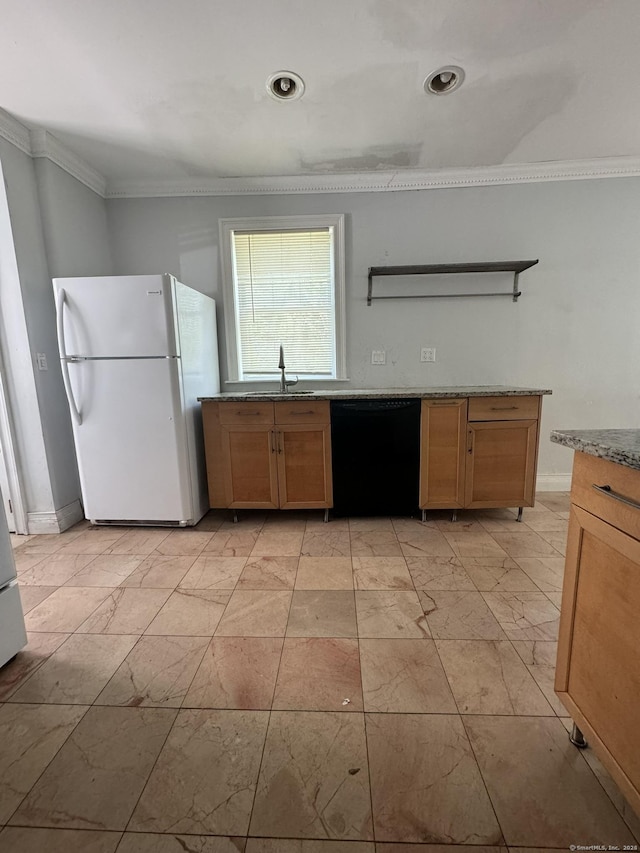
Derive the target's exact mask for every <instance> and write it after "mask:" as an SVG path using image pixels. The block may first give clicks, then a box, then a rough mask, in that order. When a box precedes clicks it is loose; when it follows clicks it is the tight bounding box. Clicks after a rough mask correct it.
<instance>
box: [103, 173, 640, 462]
mask: <svg viewBox="0 0 640 853" xmlns="http://www.w3.org/2000/svg"><path fill="white" fill-rule="evenodd" d="M639 202H640V179H637V178H624V179H609V180H593V181H573V182H555V183H544V184H518V185H513V186H498V187H479V188H470V189H453V190H428V191H417V192H389V193H360V194H335V195H334V194H324V195H323V194H318V195H303V196H300V195H296V196H252V197H232V198H226V197H212V198H164V199H130V200H126V199H117V200H115V199H114V200H109V201H108V202H107V208H108V215H109V224H110V231H111V238H112V243H111V245H112V252H113V257H114V262H115V271H116V273H121V274H134V273H151V272H171V273H173V274H174V275H176V276H178V277H179V278H180V279H181V280H182V281H184V282H185V283H186V284H190V285H192V286H194V287H196V288H198V289H200V290H202V291H203V292H205V293H208V294H210V295H212V296H214V297H216V298H217V299H218V300H219V309H220V312H219V323H220V325H221V327H220V332H221V357H222V358H221V369H222V378H223V380H224V379H225V378H226V358H225V353H224V336H223V334H222V324H221V318H222V303H221V292H222V291H221V285H220V271H219V247H218V219H219V218H221V217H234V216H260V215H284V214H295V213H300V214H304V213H345V214H346V215H347V219H346V254H347V257H346V260H347V366H348V375H349V378H350V383H351V385H353V386H358V387H371V388H375V387H389V386H392V387H403V386H404V387H411V386H425V385H465V384H479V385H493V384H510V385H532V386H537V387H545V388H552V389H553V392H554V394H553V396H552V397H547V398H545V402H544V406H543V425H542V437H541V446H540V463H539V473H540V474H558V473H560V474H562V473H568V472H569V471H570V469H571V457H572V454H571V452H570V451H568V450H566V449H564V448H561V447H558V446H557V445H551V444H550V442H549V441H548V433H549V430H550V429H553V428H557V427H564V428H590V427H594V428H595V427H619V428H625V427H637V426H638V423H639V422H640V394H639V387H638V365H639V364H640V335H638V332H637V328H638V317H640V287H639V286H638V281H639V272H640V241H639V240H638V225H639V222H638V210H639ZM527 258H539V259H540V264H539V265H538V266H536V267H534V268H533V269H531V270H529V271H527V272H525V273H523V274H522V275H521V277H520V285H521V289H522V291H523V296H522V297H521V299H520V301H519V302H518V303H517V304H514V303H513V302H512V301H511V300H510V299H508V298H503V299H443V300H403V301H388V302H375V303H374V304H373V306H372V307H367V305H366V289H367V271H368V268H369V267H370V266H375V265H381V266H382V265H389V264H423V263H446V262H464V261H481V260H487V261H489V260H509V259H527ZM463 283H464V279H462V278H458V279H456V280H452V282H451V285H452V286H453V287H458V286H459V285H463ZM500 284H501V285H502V284H505V285H506V286H507V287H509V282H508V281H504V280H503V281H500ZM421 346H435V347H436V348H437V362H436V363H435V364H422V363H420V360H419V359H420V347H421ZM372 349H385V350H386V351H387V364H386V365H385V366H380V367H379V366H372V365H371V350H372ZM291 370H292V372H295V365H291Z"/></svg>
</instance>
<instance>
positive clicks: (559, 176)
mask: <svg viewBox="0 0 640 853" xmlns="http://www.w3.org/2000/svg"><path fill="white" fill-rule="evenodd" d="M639 176H640V157H606V158H605V157H603V158H601V159H597V160H555V161H548V162H545V163H526V164H514V165H502V166H479V167H475V168H465V169H424V170H406V171H395V172H352V173H348V174H346V173H345V174H333V175H285V176H279V177H278V176H274V177H255V178H199V179H185V180H142V181H115V182H112V183H110V184H109V186H108V189H107V193H106V197H107V198H159V197H178V196H227V195H286V194H302V193H352V192H356V193H363V192H399V191H403V190H431V189H450V188H456V187H487V186H500V185H506V184H528V183H539V182H545V181H581V180H591V179H596V178H625V177H639Z"/></svg>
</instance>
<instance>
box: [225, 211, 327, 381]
mask: <svg viewBox="0 0 640 853" xmlns="http://www.w3.org/2000/svg"><path fill="white" fill-rule="evenodd" d="M333 232H334V229H333V227H322V228H309V229H286V230H284V229H283V230H278V231H258V232H249V231H233V232H232V249H233V251H232V256H233V257H232V260H233V279H234V293H235V307H236V335H237V342H238V367H239V374H240V376H241V378H243V379H251V378H252V377H257V376H265V375H269V374H277V373H278V355H279V347H280V344H282V346H283V347H284V352H285V362H286V365H287V371H288V372H290V373H298V374H300V375H308V376H318V377H323V376H324V377H331V376H335V370H336V365H335V353H336V341H335V329H336V320H335V282H334V269H335V265H334V257H333V253H334V240H333Z"/></svg>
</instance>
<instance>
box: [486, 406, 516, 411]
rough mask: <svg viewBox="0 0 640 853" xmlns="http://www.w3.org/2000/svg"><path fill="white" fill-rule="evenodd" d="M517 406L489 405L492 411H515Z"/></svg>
mask: <svg viewBox="0 0 640 853" xmlns="http://www.w3.org/2000/svg"><path fill="white" fill-rule="evenodd" d="M517 408H518V407H517V406H491V411H492V412H515V410H516V409H517Z"/></svg>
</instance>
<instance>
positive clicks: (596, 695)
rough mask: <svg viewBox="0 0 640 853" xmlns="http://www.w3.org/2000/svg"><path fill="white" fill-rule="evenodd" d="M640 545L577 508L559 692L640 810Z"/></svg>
mask: <svg viewBox="0 0 640 853" xmlns="http://www.w3.org/2000/svg"><path fill="white" fill-rule="evenodd" d="M639 580H640V542H638V540H637V539H634V538H632V537H631V536H629V535H627V534H626V533H623V532H622V531H620V530H618V529H617V528H615V527H613V525H611V524H607V523H606V522H604V521H602V520H601V519H599V518H596V517H595V516H594V515H591V513H588V512H585V511H584V510H582V509H580V508H579V507H576V506H575V505H574V506H572V509H571V516H570V520H569V535H568V541H567V559H566V570H565V580H564V589H563V593H562V613H561V618H560V636H559V641H558V664H557V667H556V692H557V693H558V694H559V695H560V698H561V699H562V701H563V703H564V704H565V705H566V706H567V708H568V710H569V712H570V714H571V716H572V717H574V719H575V721H576V722H577V724H578V725H579V726H580V728H581V729H583V731H584V733H585V735H586V737H587V739H588V741H589V742H590V744H591V745H592V746H593V748H594V751H595V752H596V754H597V755H598V757H599V758H600V759H601V761H602V763H603V764H604V765H605V766H606V767H607V769H608V770H609V771H610V773H611V775H612V776H613V777H614V779H615V780H616V782H617V783H618V784H619V785H620V787H621V788H622V790H623V793H624V794H625V795H626V797H627V798H628V799H629V802H630V803H631V805H632V806H634V808H636V809H638V810H639V812H640V726H639V724H638V721H639V719H640V716H639V714H640V711H639V705H638V701H639V697H640V656H639V655H638V649H639V648H640V620H639V619H638V614H639V613H640V583H639Z"/></svg>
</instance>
